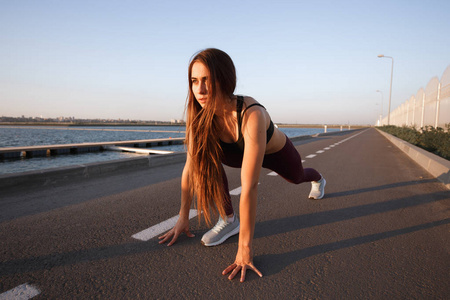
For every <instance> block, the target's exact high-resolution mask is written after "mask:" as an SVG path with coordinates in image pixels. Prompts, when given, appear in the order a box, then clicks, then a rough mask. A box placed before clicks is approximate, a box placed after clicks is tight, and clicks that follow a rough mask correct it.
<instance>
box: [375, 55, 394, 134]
mask: <svg viewBox="0 0 450 300" xmlns="http://www.w3.org/2000/svg"><path fill="white" fill-rule="evenodd" d="M382 57H385V58H390V59H392V66H391V87H390V88H389V112H388V125H390V120H391V97H392V76H393V74H394V58H393V57H390V56H385V55H383V54H380V55H378V58H382Z"/></svg>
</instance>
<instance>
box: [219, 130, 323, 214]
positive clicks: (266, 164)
mask: <svg viewBox="0 0 450 300" xmlns="http://www.w3.org/2000/svg"><path fill="white" fill-rule="evenodd" d="M242 159H243V154H242V153H239V154H238V153H236V152H229V151H226V150H225V149H224V159H223V163H224V164H225V165H227V166H230V167H235V168H236V167H240V166H241V165H242ZM262 166H263V168H266V169H270V170H272V171H275V172H276V173H278V175H280V176H281V177H283V178H284V179H286V180H287V181H289V182H291V183H295V184H300V183H302V182H310V181H319V180H320V178H321V177H322V176H321V175H320V173H319V172H317V171H316V170H314V169H312V168H305V169H303V166H302V159H301V157H300V154H299V153H298V151H297V149H295V147H294V145H293V144H292V142H291V140H290V139H289V138H288V137H286V144H285V145H284V147H283V148H282V149H281V150H280V151H278V152H275V153H271V154H266V155H264V160H263V164H262ZM223 174H224V175H223V185H224V188H225V193H226V195H227V196H226V197H225V199H224V206H225V212H226V214H227V215H231V214H232V213H233V212H234V210H233V206H232V204H231V196H230V191H229V188H228V180H227V176H226V174H225V171H224V172H223Z"/></svg>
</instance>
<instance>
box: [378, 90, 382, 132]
mask: <svg viewBox="0 0 450 300" xmlns="http://www.w3.org/2000/svg"><path fill="white" fill-rule="evenodd" d="M376 92H377V93H380V94H381V114H380V126H381V125H382V124H381V120H382V119H383V93H382V92H381V91H380V90H376Z"/></svg>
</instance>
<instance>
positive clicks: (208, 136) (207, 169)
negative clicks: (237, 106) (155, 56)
mask: <svg viewBox="0 0 450 300" xmlns="http://www.w3.org/2000/svg"><path fill="white" fill-rule="evenodd" d="M195 62H200V63H202V64H203V65H205V66H206V68H207V69H208V70H209V77H208V80H207V83H208V102H207V103H206V105H205V106H204V107H203V108H202V107H201V106H200V104H199V103H198V102H197V100H196V98H195V95H194V93H193V91H192V80H191V76H192V66H193V65H194V63H195ZM188 81H189V94H188V98H187V105H186V106H187V120H186V143H187V151H189V154H190V155H191V158H192V163H191V167H190V170H189V183H190V189H191V192H193V193H194V194H195V196H196V197H197V210H198V211H199V214H200V212H203V216H204V218H205V220H206V222H207V223H208V224H210V223H211V211H213V212H217V213H219V215H220V216H222V218H225V209H224V206H223V201H224V197H226V194H225V190H224V186H223V179H222V176H225V174H223V168H222V165H221V164H222V155H223V153H222V148H221V147H220V143H219V134H220V131H219V126H218V124H217V119H216V117H215V115H214V113H215V111H216V108H217V107H218V101H220V99H224V97H230V98H231V97H232V96H233V93H234V90H235V88H236V70H235V67H234V64H233V61H232V60H231V58H230V56H228V54H226V53H225V52H223V51H221V50H219V49H214V48H208V49H205V50H203V51H200V52H198V53H197V54H195V55H194V56H193V58H192V59H191V62H190V64H189V71H188ZM219 107H220V106H219Z"/></svg>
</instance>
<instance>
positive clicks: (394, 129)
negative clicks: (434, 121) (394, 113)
mask: <svg viewBox="0 0 450 300" xmlns="http://www.w3.org/2000/svg"><path fill="white" fill-rule="evenodd" d="M445 127H446V129H445V130H444V129H443V128H441V127H438V128H434V127H433V126H425V127H424V128H422V130H417V129H415V128H414V127H406V126H403V127H398V126H393V125H390V126H386V125H385V126H381V127H377V128H378V129H380V130H383V131H384V132H387V133H389V134H392V135H393V136H396V137H398V138H399V139H402V140H404V141H406V142H408V143H410V144H412V145H415V146H417V147H420V148H422V149H424V150H427V151H429V152H431V153H434V154H436V155H439V156H440V157H443V158H445V159H447V160H450V123H448V124H445Z"/></svg>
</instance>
